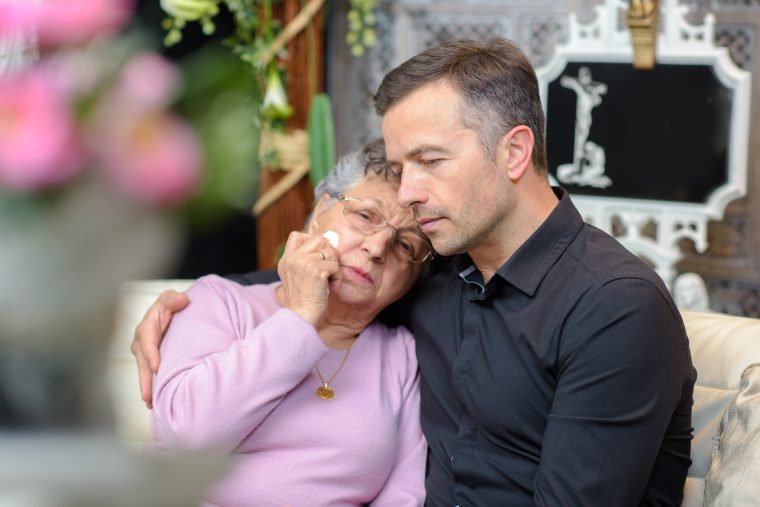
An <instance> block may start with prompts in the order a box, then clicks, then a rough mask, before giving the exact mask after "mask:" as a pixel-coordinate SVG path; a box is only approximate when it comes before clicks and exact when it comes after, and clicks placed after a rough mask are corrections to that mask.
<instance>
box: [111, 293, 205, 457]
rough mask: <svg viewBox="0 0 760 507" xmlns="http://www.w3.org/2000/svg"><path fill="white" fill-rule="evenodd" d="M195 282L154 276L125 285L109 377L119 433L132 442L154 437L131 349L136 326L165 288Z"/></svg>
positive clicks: (114, 333) (115, 329)
mask: <svg viewBox="0 0 760 507" xmlns="http://www.w3.org/2000/svg"><path fill="white" fill-rule="evenodd" d="M192 283H193V280H150V281H136V282H127V283H125V284H124V285H123V286H122V288H121V294H120V298H119V306H118V309H117V314H116V321H115V325H114V332H113V336H112V338H111V348H110V353H109V357H108V365H107V368H106V381H107V385H108V390H109V394H110V398H111V401H112V405H113V412H114V416H115V419H116V432H117V435H118V436H119V438H120V439H121V440H123V441H124V442H126V443H127V444H128V445H129V446H134V447H136V448H139V447H141V446H142V444H144V443H146V442H149V441H150V440H151V431H150V410H148V409H147V408H146V406H145V403H143V401H142V399H141V398H140V388H139V384H138V380H137V363H136V362H135V358H134V356H133V355H132V353H131V351H130V349H129V346H130V344H131V343H132V339H133V338H134V335H135V327H137V324H138V323H139V322H140V320H142V318H143V316H144V315H145V312H146V311H147V310H148V308H149V307H150V305H151V304H153V302H154V301H155V300H156V298H157V297H158V295H159V294H160V293H161V292H162V291H164V290H167V289H173V290H176V291H184V290H186V289H187V288H188V287H190V285H191V284H192Z"/></svg>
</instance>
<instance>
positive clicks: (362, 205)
mask: <svg viewBox="0 0 760 507" xmlns="http://www.w3.org/2000/svg"><path fill="white" fill-rule="evenodd" d="M338 200H339V201H341V202H342V203H343V216H344V217H346V220H348V223H349V225H350V226H351V228H352V229H354V230H355V231H356V232H360V233H362V234H364V235H365V236H371V235H372V234H376V233H378V232H380V231H381V230H383V228H385V226H386V225H387V226H388V227H390V228H391V229H393V237H392V239H391V248H392V250H393V253H394V254H395V255H396V256H397V257H398V258H399V259H401V260H403V261H406V262H411V263H414V264H419V263H421V262H425V261H426V260H428V259H429V258H430V257H432V255H433V247H432V246H431V244H430V240H428V239H427V238H426V237H425V236H423V235H422V233H421V232H419V231H417V230H415V229H406V228H404V229H399V228H398V227H396V226H394V225H391V224H389V223H388V221H387V220H386V219H385V216H383V214H382V213H381V212H380V210H379V209H377V207H376V206H374V205H372V204H370V203H368V202H366V201H363V200H361V199H359V198H358V197H347V196H345V195H340V196H338Z"/></svg>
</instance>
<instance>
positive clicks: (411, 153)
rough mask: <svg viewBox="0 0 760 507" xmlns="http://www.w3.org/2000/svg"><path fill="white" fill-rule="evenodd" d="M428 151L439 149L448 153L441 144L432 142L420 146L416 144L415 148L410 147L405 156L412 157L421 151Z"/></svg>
mask: <svg viewBox="0 0 760 507" xmlns="http://www.w3.org/2000/svg"><path fill="white" fill-rule="evenodd" d="M429 151H439V152H444V153H448V150H446V148H444V147H443V146H436V145H434V144H423V145H421V146H417V147H415V148H412V149H411V150H409V151H408V152H407V153H406V156H407V158H413V157H417V156H419V155H421V154H422V153H427V152H429Z"/></svg>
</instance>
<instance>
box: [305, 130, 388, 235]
mask: <svg viewBox="0 0 760 507" xmlns="http://www.w3.org/2000/svg"><path fill="white" fill-rule="evenodd" d="M369 174H376V175H382V176H385V178H386V179H387V180H388V181H389V182H398V180H399V177H398V176H397V175H396V174H394V173H393V172H392V171H390V170H389V168H388V164H387V163H386V161H385V142H383V140H382V138H381V139H375V140H374V141H370V142H368V143H367V144H365V145H364V146H363V147H362V148H361V149H358V150H356V151H352V152H351V153H349V154H347V155H344V156H342V157H340V160H338V162H337V163H336V164H335V167H333V169H332V171H330V172H329V173H328V174H327V176H325V177H324V179H323V180H322V181H320V182H319V183H318V184H317V186H316V187H315V188H314V204H315V205H316V204H317V203H318V202H319V199H320V198H321V197H322V195H324V194H327V195H329V196H330V201H328V203H327V205H328V206H332V205H333V204H334V203H335V202H336V201H337V198H338V196H340V195H342V194H345V193H346V192H348V191H350V190H351V189H352V188H354V186H356V185H357V184H358V183H359V182H360V181H361V180H362V179H364V177H365V176H367V175H369ZM313 216H314V213H313V212H312V213H311V214H310V215H309V218H307V219H306V226H307V227H308V225H309V222H311V218H312V217H313Z"/></svg>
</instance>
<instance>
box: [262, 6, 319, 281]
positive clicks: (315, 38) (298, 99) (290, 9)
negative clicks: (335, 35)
mask: <svg viewBox="0 0 760 507" xmlns="http://www.w3.org/2000/svg"><path fill="white" fill-rule="evenodd" d="M303 3H305V2H303V1H302V0H283V1H282V2H281V3H280V4H278V5H276V7H278V10H279V13H280V15H279V16H278V17H279V19H281V20H282V22H283V26H284V25H286V24H287V23H288V21H290V20H291V19H293V18H294V17H295V16H296V14H298V12H299V11H300V10H301V7H302V5H303ZM312 23H313V25H312V26H313V28H311V29H310V28H309V27H307V28H306V29H304V30H303V31H301V33H299V34H298V35H297V36H296V37H295V38H294V39H293V40H292V41H291V42H290V43H289V44H288V45H287V48H286V49H287V53H288V56H287V60H286V61H285V65H286V69H287V71H286V79H287V81H286V83H285V85H286V87H287V90H288V100H289V102H290V104H291V105H292V106H293V108H294V110H295V112H294V114H293V117H292V118H290V119H289V120H288V121H287V123H286V126H287V128H288V130H293V129H305V128H306V122H307V120H308V117H309V108H310V107H311V96H312V94H313V93H321V92H322V91H323V90H324V71H323V69H324V8H323V9H322V10H321V11H320V12H319V13H318V14H317V15H316V16H315V17H314V19H313V21H312ZM308 38H310V39H311V41H312V44H313V46H312V47H313V52H312V54H313V55H314V61H313V63H312V65H313V67H312V74H313V75H314V77H315V81H316V82H314V83H311V84H310V83H309V73H310V69H309V49H308V43H307V40H308ZM282 176H283V172H281V171H272V170H270V169H268V168H263V167H262V169H261V178H260V182H259V193H260V194H263V193H264V192H266V190H267V189H269V188H270V187H271V186H272V185H274V184H275V183H276V182H277V181H279V180H280V179H281V178H282ZM313 201H314V191H313V188H312V186H311V183H310V182H309V178H308V177H304V178H303V179H301V181H299V182H298V183H297V184H296V185H295V186H294V187H293V188H291V189H290V190H289V191H288V192H287V193H285V195H283V196H282V197H281V198H280V199H279V200H278V201H277V202H275V203H274V204H272V205H271V206H270V207H269V208H267V209H266V210H264V211H263V212H262V213H261V215H260V216H259V217H258V219H257V221H256V235H257V238H256V245H257V247H256V249H257V257H258V269H274V268H275V267H276V266H277V263H276V258H277V255H278V251H279V249H280V248H281V247H282V246H284V245H285V241H286V240H287V238H288V234H289V233H290V232H291V231H293V230H301V229H302V228H303V226H304V223H305V222H306V218H307V217H308V216H309V213H311V206H312V202H313Z"/></svg>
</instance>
